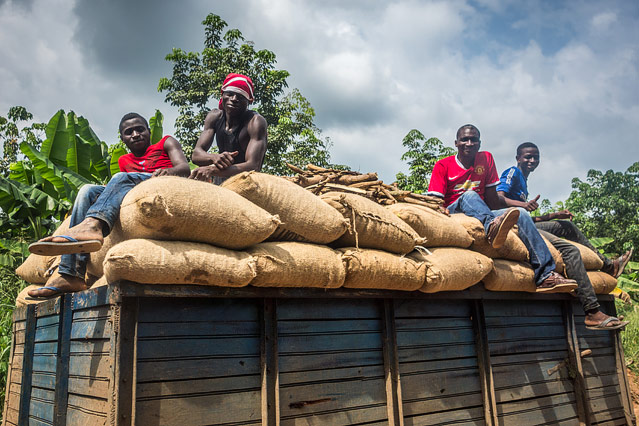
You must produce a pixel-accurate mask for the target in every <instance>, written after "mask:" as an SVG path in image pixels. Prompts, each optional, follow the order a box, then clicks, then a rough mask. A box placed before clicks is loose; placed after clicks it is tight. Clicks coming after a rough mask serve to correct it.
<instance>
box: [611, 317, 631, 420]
mask: <svg viewBox="0 0 639 426" xmlns="http://www.w3.org/2000/svg"><path fill="white" fill-rule="evenodd" d="M608 312H615V311H614V307H613V310H612V311H610V310H609V311H608ZM613 341H614V347H615V361H616V369H617V376H618V379H619V387H620V391H621V401H622V404H623V411H624V417H625V419H626V422H627V423H628V424H636V423H637V418H636V416H635V412H634V408H633V407H634V405H633V403H632V396H631V395H630V385H629V384H628V377H627V376H626V360H625V358H624V355H623V344H622V343H621V336H620V334H619V332H615V333H614V339H613Z"/></svg>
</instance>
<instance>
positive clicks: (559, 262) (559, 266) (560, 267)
mask: <svg viewBox="0 0 639 426" xmlns="http://www.w3.org/2000/svg"><path fill="white" fill-rule="evenodd" d="M541 238H543V239H544V242H545V243H546V246H547V247H548V251H549V252H550V254H551V255H552V260H554V261H555V271H556V272H557V273H559V274H561V275H565V274H566V264H565V263H564V258H563V257H561V253H560V252H559V250H557V249H556V248H555V246H553V245H552V243H551V242H550V241H548V239H546V237H544V236H543V234H542V236H541Z"/></svg>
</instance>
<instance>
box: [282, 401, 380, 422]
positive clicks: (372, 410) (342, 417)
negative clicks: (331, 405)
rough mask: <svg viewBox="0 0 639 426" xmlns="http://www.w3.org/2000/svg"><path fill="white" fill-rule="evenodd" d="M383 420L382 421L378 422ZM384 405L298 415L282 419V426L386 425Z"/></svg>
mask: <svg viewBox="0 0 639 426" xmlns="http://www.w3.org/2000/svg"><path fill="white" fill-rule="evenodd" d="M379 419H383V420H379ZM387 424H388V421H387V420H386V405H385V404H383V405H380V404H378V405H372V406H366V407H362V408H352V409H341V410H338V411H319V412H312V413H310V414H303V413H300V414H298V415H291V416H286V417H282V426H299V425H331V426H346V425H348V426H350V425H366V426H372V425H387Z"/></svg>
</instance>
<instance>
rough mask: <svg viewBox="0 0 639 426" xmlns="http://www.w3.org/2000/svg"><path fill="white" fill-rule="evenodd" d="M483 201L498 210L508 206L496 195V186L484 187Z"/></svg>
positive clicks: (492, 208)
mask: <svg viewBox="0 0 639 426" xmlns="http://www.w3.org/2000/svg"><path fill="white" fill-rule="evenodd" d="M484 201H485V202H486V205H487V206H488V207H490V209H491V210H499V209H503V208H504V207H508V206H507V205H506V203H505V202H504V201H503V200H502V199H501V198H500V197H499V195H497V187H496V186H487V187H486V188H485V189H484Z"/></svg>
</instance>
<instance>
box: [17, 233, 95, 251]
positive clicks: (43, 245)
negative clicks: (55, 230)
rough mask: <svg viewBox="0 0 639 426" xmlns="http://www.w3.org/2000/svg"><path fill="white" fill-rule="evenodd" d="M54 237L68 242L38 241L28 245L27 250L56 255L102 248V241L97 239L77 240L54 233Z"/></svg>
mask: <svg viewBox="0 0 639 426" xmlns="http://www.w3.org/2000/svg"><path fill="white" fill-rule="evenodd" d="M56 237H60V238H64V239H66V240H68V242H63V243H56V242H53V241H38V242H35V243H33V244H31V245H30V246H29V251H30V252H31V253H33V254H39V255H40V256H57V255H59V254H78V253H91V252H94V251H98V250H100V248H102V243H101V242H100V241H99V240H86V241H78V240H76V239H75V238H73V237H69V236H68V235H56Z"/></svg>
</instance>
